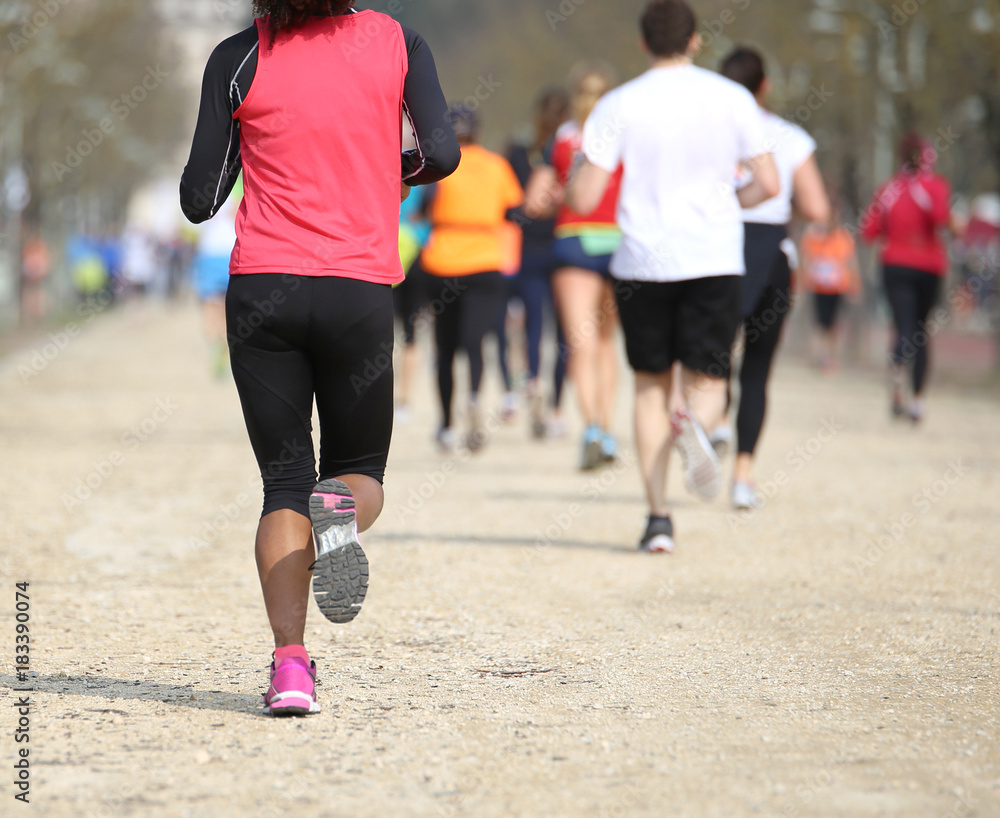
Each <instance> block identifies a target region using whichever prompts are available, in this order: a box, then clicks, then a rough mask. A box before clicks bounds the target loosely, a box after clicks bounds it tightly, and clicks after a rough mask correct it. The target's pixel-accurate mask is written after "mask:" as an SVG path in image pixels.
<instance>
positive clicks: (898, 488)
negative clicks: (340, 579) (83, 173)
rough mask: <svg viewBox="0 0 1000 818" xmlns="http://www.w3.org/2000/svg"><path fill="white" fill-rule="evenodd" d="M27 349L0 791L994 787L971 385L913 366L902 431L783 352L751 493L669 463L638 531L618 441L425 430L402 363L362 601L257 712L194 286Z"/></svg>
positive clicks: (8, 462) (244, 457) (471, 804)
mask: <svg viewBox="0 0 1000 818" xmlns="http://www.w3.org/2000/svg"><path fill="white" fill-rule="evenodd" d="M49 352H52V350H49ZM31 353H32V350H27V351H25V352H23V353H20V354H16V355H13V356H11V357H9V358H8V359H6V361H4V362H3V363H2V365H0V395H2V396H3V397H2V400H0V447H2V452H3V461H4V462H3V472H2V474H3V491H2V492H0V581H2V590H0V613H2V616H0V622H2V624H0V645H2V646H3V648H2V650H3V654H4V659H3V662H2V665H0V668H2V672H0V712H2V713H3V716H2V718H0V759H2V767H3V769H4V770H5V772H4V773H3V774H2V775H0V780H2V782H3V783H2V784H0V798H2V801H0V814H2V815H20V814H37V815H44V816H89V815H94V816H198V817H199V818H200V816H206V817H207V816H213V817H214V816H255V818H256V816H271V815H275V816H276V815H284V814H296V815H302V816H317V817H319V816H327V817H329V818H334V817H336V818H340V816H345V817H346V816H351V818H358V817H360V816H380V817H382V816H411V815H412V816H452V815H454V816H573V817H574V818H576V817H577V816H588V817H589V816H633V815H635V816H720V818H723V817H724V818H731V817H732V816H742V815H754V816H755V815H764V816H778V815H783V816H788V818H792V817H793V816H851V818H856V817H859V816H860V817H861V818H865V817H866V816H933V817H934V818H946V816H948V817H949V818H959V816H977V818H987V817H988V816H1000V736H998V716H1000V692H998V671H1000V667H998V660H997V649H998V644H1000V547H998V546H1000V515H998V500H997V498H998V496H1000V434H998V433H997V428H998V427H997V417H998V411H997V410H998V407H997V402H996V400H995V399H992V400H988V399H982V398H968V397H964V396H961V395H957V394H948V393H943V392H941V391H939V392H937V393H934V394H932V396H931V400H930V405H929V413H930V414H929V420H928V421H927V423H926V425H925V427H924V428H922V429H920V430H916V431H915V430H913V429H908V428H899V427H895V426H892V425H890V423H889V421H888V419H887V417H886V414H887V413H886V411H885V407H884V400H883V394H882V388H881V386H880V384H878V383H876V382H874V381H873V380H872V379H870V378H862V377H854V376H850V375H848V376H845V377H843V378H841V379H840V380H839V381H836V382H826V381H823V380H820V379H818V378H816V377H814V376H813V375H812V374H811V373H809V372H806V371H804V370H800V369H797V368H795V366H794V365H792V364H787V363H786V364H783V365H782V366H781V367H780V369H779V372H778V375H777V377H776V382H775V384H774V400H773V406H774V409H773V414H772V417H771V423H770V427H769V430H768V432H767V434H766V437H765V440H764V443H763V448H762V453H761V458H760V469H759V474H760V483H761V484H762V487H763V488H764V490H765V492H766V493H767V495H768V503H767V505H766V508H765V509H764V510H762V511H760V512H758V513H755V514H752V515H749V516H744V517H735V516H733V515H732V514H730V512H729V511H728V509H727V507H726V505H725V503H724V502H722V501H721V500H720V501H718V502H716V503H715V504H712V505H704V504H699V503H697V502H696V501H694V500H693V499H691V498H689V497H688V496H687V495H685V494H684V493H683V491H682V490H680V489H679V483H680V481H679V478H676V479H675V478H672V481H673V485H674V486H675V494H676V496H677V498H678V499H677V504H676V512H675V522H676V524H677V530H678V540H679V547H678V551H677V553H676V554H674V555H673V556H670V557H649V556H643V555H640V554H637V553H636V552H635V550H634V543H635V541H636V539H637V537H638V536H639V534H640V533H641V528H642V524H643V514H644V508H643V504H642V502H641V498H640V489H639V481H638V477H637V475H636V469H635V466H634V462H633V458H632V457H631V456H630V455H629V456H627V457H626V458H625V459H624V461H623V462H622V463H621V464H620V465H619V466H618V467H616V468H614V469H609V470H607V471H605V472H603V473H601V474H599V475H596V476H593V475H592V476H586V475H581V474H580V473H578V472H576V471H575V470H574V468H573V466H574V464H575V459H576V455H577V452H576V445H575V438H573V439H571V440H567V441H554V442H546V443H544V444H543V445H538V444H535V443H532V442H531V441H529V440H528V437H527V434H526V431H525V429H524V428H523V426H524V425H523V424H522V425H519V426H517V427H504V428H500V429H499V430H497V431H496V433H495V434H494V435H493V439H492V440H491V442H490V445H489V447H488V448H487V450H486V451H485V452H483V453H482V454H481V455H478V456H476V457H475V458H462V457H457V458H452V459H446V458H443V457H442V456H441V455H439V454H438V453H437V452H436V451H435V449H434V448H433V446H432V445H431V442H430V432H431V429H432V426H433V418H434V411H433V403H432V400H431V396H430V392H429V389H430V383H429V379H427V383H425V385H424V386H425V388H424V391H423V392H422V393H421V395H420V403H419V406H418V407H417V412H416V417H415V418H414V420H413V422H412V424H411V425H409V426H407V427H405V428H399V429H397V432H396V437H395V441H394V449H393V452H392V458H391V461H390V471H389V480H388V482H387V492H388V503H387V508H386V512H385V514H384V516H383V518H382V519H381V520H380V522H379V524H378V525H377V528H376V529H375V531H374V532H372V534H371V535H370V536H368V537H367V538H366V540H365V547H366V550H367V552H368V554H369V557H370V559H371V565H372V582H371V591H370V594H369V596H368V599H367V601H366V603H365V607H364V610H363V612H362V615H361V616H360V617H359V618H358V620H356V621H355V622H354V623H353V624H352V625H350V626H346V627H334V626H332V625H329V624H328V623H326V621H325V620H323V619H322V618H321V617H320V616H319V614H318V612H317V611H316V610H315V608H313V609H312V613H311V615H310V623H309V627H308V634H309V636H308V638H309V647H310V648H311V650H312V652H313V655H314V657H315V658H316V660H317V663H318V665H319V667H320V671H321V677H322V678H321V681H322V685H321V687H320V696H321V703H322V705H323V708H324V711H323V713H322V714H321V715H319V716H316V717H313V718H310V719H308V720H294V721H274V720H271V719H269V718H266V717H262V716H261V715H260V714H259V711H258V706H259V703H260V694H261V691H262V690H263V688H264V686H265V678H266V672H265V668H266V665H267V663H268V661H269V654H270V644H269V640H268V631H267V626H266V620H265V617H264V612H263V606H262V602H261V599H260V593H259V590H258V587H257V581H256V574H255V571H254V566H253V559H252V551H251V542H252V535H253V530H254V526H255V523H256V517H257V514H258V510H259V503H260V493H259V489H258V486H257V480H256V478H255V464H254V463H253V460H252V457H251V453H250V449H249V445H248V443H247V440H246V435H245V432H244V429H243V426H242V418H241V415H240V411H239V406H238V403H237V401H236V398H235V395H234V390H233V388H232V385H231V384H230V383H224V384H218V383H214V382H212V381H211V380H210V378H209V377H208V373H207V370H208V366H207V353H206V352H205V349H204V347H203V343H202V339H201V336H200V331H199V325H198V319H197V315H196V313H195V312H194V311H193V310H192V309H188V308H183V309H176V310H167V309H161V308H140V309H137V310H133V311H127V312H120V313H117V314H115V315H110V316H107V317H106V318H104V319H102V320H101V321H99V322H95V323H93V324H91V325H88V326H86V327H84V328H82V331H81V332H80V334H79V336H78V337H75V338H73V339H72V340H71V343H69V344H68V346H67V347H66V349H64V350H63V351H61V352H59V353H58V354H57V355H55V357H54V360H52V361H51V362H50V363H48V364H47V365H46V366H45V367H44V368H43V369H42V371H39V372H34V370H32V372H34V374H31V376H30V377H28V376H27V371H26V370H23V369H22V370H21V371H20V373H19V367H20V366H24V365H27V366H29V367H30V366H31V363H30V361H31ZM35 362H36V363H38V359H35ZM621 391H622V396H621V406H622V411H621V412H620V413H619V417H618V428H619V431H620V433H621V436H622V437H623V438H624V439H625V440H628V439H629V438H630V434H629V431H628V429H629V422H628V417H627V405H628V397H627V384H625V383H623V386H622V390H621ZM18 581H28V582H30V586H29V588H30V617H31V619H30V628H31V639H32V641H31V654H30V655H31V672H32V673H33V674H37V675H33V676H31V677H30V679H29V682H30V683H29V685H27V686H30V687H32V688H33V692H31V693H30V694H27V695H28V696H29V698H30V702H31V704H30V717H29V718H30V744H29V745H24V744H16V743H15V733H14V730H15V728H16V719H17V712H16V708H14V707H12V705H13V704H14V703H15V702H16V698H17V697H19V696H23V695H25V694H23V693H17V694H15V693H14V692H13V691H12V690H11V687H12V686H18V685H17V683H16V679H15V677H14V675H13V669H14V660H13V656H14V627H15V621H14V617H15V587H14V583H15V582H18ZM22 686H23V685H22ZM25 746H29V747H30V763H31V766H30V802H31V803H30V805H29V806H28V807H23V806H22V805H19V804H17V803H16V802H15V801H14V800H13V799H14V794H15V792H16V790H15V789H14V788H13V786H12V784H11V782H12V780H13V774H14V771H13V770H12V765H13V764H14V760H15V752H16V750H17V749H18V748H23V747H25ZM15 810H23V812H22V811H15ZM289 810H291V811H292V812H291V813H289Z"/></svg>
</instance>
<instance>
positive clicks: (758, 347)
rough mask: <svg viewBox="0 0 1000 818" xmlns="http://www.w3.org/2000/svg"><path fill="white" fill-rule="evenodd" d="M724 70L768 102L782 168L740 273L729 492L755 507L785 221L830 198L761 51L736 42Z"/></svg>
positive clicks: (809, 213)
mask: <svg viewBox="0 0 1000 818" xmlns="http://www.w3.org/2000/svg"><path fill="white" fill-rule="evenodd" d="M722 74H723V76H726V77H728V78H729V79H731V80H733V81H735V82H738V83H740V84H741V85H743V86H744V87H746V88H747V89H748V90H749V91H750V93H752V94H753V95H754V96H755V97H756V99H757V102H758V104H759V105H760V106H761V108H762V109H763V114H764V121H765V126H766V128H767V131H766V133H767V137H768V141H769V142H770V143H771V144H772V145H773V146H774V161H775V163H776V164H777V166H778V172H779V174H780V176H781V192H780V193H779V194H778V195H777V196H776V197H775V198H773V199H771V200H769V201H767V202H764V204H761V205H758V206H757V207H755V208H753V209H752V210H745V211H744V212H743V221H744V224H745V242H744V248H745V249H744V254H745V256H746V268H747V272H746V277H745V278H744V279H743V319H744V320H743V340H744V351H743V363H742V365H741V367H740V407H739V412H738V414H737V416H736V435H737V445H738V447H739V450H738V453H737V455H736V465H735V467H734V469H733V487H732V496H731V499H732V503H733V506H734V507H735V508H738V509H751V508H756V507H758V506H759V505H760V504H761V501H760V498H759V496H758V495H757V492H756V489H755V488H754V486H753V482H752V474H753V458H754V452H755V451H756V449H757V442H758V440H759V439H760V433H761V429H762V428H763V426H764V414H765V411H766V409H767V382H768V378H769V377H770V374H771V363H772V361H773V360H774V353H775V351H776V350H777V348H778V342H779V341H780V340H781V328H782V326H783V325H784V322H785V317H786V316H787V315H788V311H789V309H790V308H791V303H792V302H791V268H790V266H789V262H788V256H787V254H786V250H785V247H786V246H787V245H786V242H787V241H788V230H787V226H788V223H789V222H790V221H791V218H792V207H793V205H794V207H795V210H797V211H798V212H799V213H800V214H801V215H802V217H803V218H805V219H806V220H808V221H813V222H826V221H828V220H829V218H830V202H829V199H828V198H827V195H826V189H825V188H824V186H823V179H822V177H821V176H820V172H819V168H818V167H817V165H816V159H815V155H814V154H815V150H816V143H815V142H814V141H813V140H812V137H810V136H809V135H808V134H807V133H806V132H805V131H803V130H802V129H801V128H799V127H798V126H797V125H793V124H792V123H791V122H787V121H785V120H783V119H781V118H779V117H777V116H775V115H774V114H772V113H771V112H770V111H768V110H767V109H766V108H765V107H764V101H765V99H766V98H767V95H768V93H769V92H770V83H769V82H768V80H767V77H766V75H765V73H764V62H763V59H762V58H761V56H760V55H759V54H758V53H757V52H756V51H753V50H751V49H749V48H737V49H736V50H735V51H733V52H732V53H731V54H730V55H729V56H728V57H727V58H726V59H725V61H724V62H723V64H722Z"/></svg>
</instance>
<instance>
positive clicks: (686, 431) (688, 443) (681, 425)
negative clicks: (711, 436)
mask: <svg viewBox="0 0 1000 818" xmlns="http://www.w3.org/2000/svg"><path fill="white" fill-rule="evenodd" d="M673 425H674V443H675V444H676V445H677V448H678V450H679V451H680V453H681V459H682V460H683V461H684V479H685V481H686V483H687V487H688V489H689V490H690V491H692V492H694V493H695V494H697V495H698V496H699V497H703V498H704V499H706V500H711V499H712V498H713V497H715V496H717V495H718V493H719V491H720V489H721V488H722V467H721V465H720V464H719V458H718V457H717V456H716V454H715V449H713V448H712V444H711V443H710V442H709V440H708V437H707V436H706V435H705V432H704V430H703V429H702V428H701V426H700V425H699V424H698V422H697V421H696V420H694V418H692V417H691V416H690V415H687V414H678V415H677V416H676V417H675V421H674V424H673Z"/></svg>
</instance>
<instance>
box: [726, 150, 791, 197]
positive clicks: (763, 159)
mask: <svg viewBox="0 0 1000 818" xmlns="http://www.w3.org/2000/svg"><path fill="white" fill-rule="evenodd" d="M746 166H747V167H748V168H750V170H751V172H752V173H753V179H751V180H750V183H749V184H746V185H744V186H743V187H741V188H740V189H739V190H737V191H736V198H738V199H739V201H740V207H743V208H750V207H756V206H757V205H759V204H762V203H764V202H766V201H767V200H768V199H773V198H774V197H775V196H777V195H778V194H779V193H781V177H780V176H778V166H777V165H775V164H774V154H772V153H762V154H759V155H758V156H755V157H754V158H753V159H751V160H750V161H748V162H747V163H746Z"/></svg>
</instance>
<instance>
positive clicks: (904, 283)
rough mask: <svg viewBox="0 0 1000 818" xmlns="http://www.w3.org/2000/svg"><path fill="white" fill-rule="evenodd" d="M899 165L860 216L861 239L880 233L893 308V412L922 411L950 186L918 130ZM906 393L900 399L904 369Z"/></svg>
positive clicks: (906, 142) (916, 417) (915, 416)
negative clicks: (930, 321) (908, 390)
mask: <svg viewBox="0 0 1000 818" xmlns="http://www.w3.org/2000/svg"><path fill="white" fill-rule="evenodd" d="M900 159H901V161H902V167H901V168H900V170H899V172H898V173H897V174H896V175H895V176H893V177H891V178H890V179H889V180H888V181H887V182H885V183H884V184H883V185H882V186H881V187H880V188H879V189H878V190H877V191H876V192H875V196H874V198H873V199H872V203H871V204H870V205H869V206H868V210H867V211H866V212H865V214H864V217H863V218H862V220H861V228H862V231H863V235H864V238H865V240H866V241H870V242H871V241H875V240H877V239H881V240H882V242H883V245H882V255H881V258H882V280H883V283H884V285H885V294H886V297H887V298H888V299H889V307H890V309H891V310H892V321H893V324H894V325H895V328H896V338H895V341H894V342H893V348H892V352H891V361H892V384H891V409H892V414H893V416H894V417H909V418H910V420H912V421H913V422H914V423H917V422H918V421H920V420H921V419H922V418H923V414H924V406H923V400H922V397H921V396H922V395H923V391H924V385H925V383H926V379H927V366H928V360H929V354H928V348H929V346H930V341H931V336H932V335H933V334H934V333H933V330H932V329H930V328H928V326H927V317H928V316H929V315H930V312H931V309H932V308H933V307H934V304H935V303H936V302H937V298H938V293H939V292H940V289H941V281H942V280H943V277H944V274H945V271H946V269H947V265H948V256H947V252H946V251H945V247H944V243H943V242H942V241H941V237H940V232H941V231H942V229H944V228H946V227H948V225H949V222H950V220H951V208H950V202H951V188H950V186H949V185H948V180H947V179H945V178H944V177H943V176H940V175H938V174H936V173H934V164H935V162H936V161H937V153H936V151H935V150H934V148H933V147H932V146H931V145H930V143H928V142H927V141H926V140H925V139H924V138H923V137H921V136H920V135H919V134H916V133H909V134H906V135H905V136H904V137H903V139H902V141H901V142H900ZM907 368H909V370H910V387H911V390H912V391H911V399H910V401H909V405H906V402H905V400H904V388H905V386H906V384H905V381H906V370H907Z"/></svg>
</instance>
